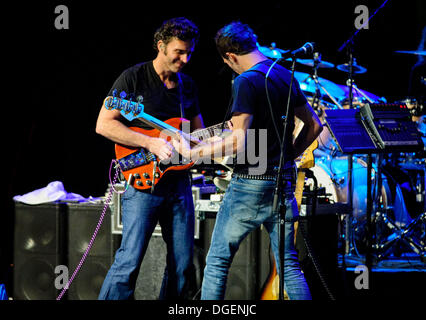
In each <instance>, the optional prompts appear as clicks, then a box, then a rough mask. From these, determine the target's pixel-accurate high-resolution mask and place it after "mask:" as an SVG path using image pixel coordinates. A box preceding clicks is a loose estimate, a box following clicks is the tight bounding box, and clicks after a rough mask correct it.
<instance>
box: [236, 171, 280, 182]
mask: <svg viewBox="0 0 426 320" xmlns="http://www.w3.org/2000/svg"><path fill="white" fill-rule="evenodd" d="M232 177H238V178H242V179H252V180H271V181H274V180H275V176H272V175H265V174H259V175H251V174H242V173H233V174H232Z"/></svg>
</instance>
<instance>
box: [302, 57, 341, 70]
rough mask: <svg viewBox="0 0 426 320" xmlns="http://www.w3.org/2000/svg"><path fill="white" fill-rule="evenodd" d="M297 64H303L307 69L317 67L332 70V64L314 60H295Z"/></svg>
mask: <svg viewBox="0 0 426 320" xmlns="http://www.w3.org/2000/svg"><path fill="white" fill-rule="evenodd" d="M296 62H297V63H300V64H303V65H305V66H308V67H317V68H326V69H331V68H334V64H333V63H331V62H328V61H324V60H321V61H319V62H318V61H315V59H297V60H296Z"/></svg>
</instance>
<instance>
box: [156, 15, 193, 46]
mask: <svg viewBox="0 0 426 320" xmlns="http://www.w3.org/2000/svg"><path fill="white" fill-rule="evenodd" d="M199 37H200V35H199V31H198V27H197V26H196V25H195V24H194V23H193V22H192V21H190V20H188V19H187V18H184V17H178V18H173V19H170V20H167V21H164V22H163V24H162V25H161V27H160V28H158V29H157V31H155V33H154V49H155V50H156V51H157V52H158V48H157V44H158V41H160V40H162V41H163V42H164V44H166V45H167V44H168V43H169V42H170V41H171V40H172V39H173V38H177V39H179V40H182V41H192V42H193V44H194V45H195V44H197V42H198V39H199Z"/></svg>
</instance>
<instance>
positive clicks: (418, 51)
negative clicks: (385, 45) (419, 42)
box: [395, 50, 426, 56]
mask: <svg viewBox="0 0 426 320" xmlns="http://www.w3.org/2000/svg"><path fill="white" fill-rule="evenodd" d="M395 52H396V53H407V54H415V55H419V56H426V51H424V50H423V51H422V50H416V51H395Z"/></svg>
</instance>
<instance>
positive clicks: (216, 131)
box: [191, 121, 229, 141]
mask: <svg viewBox="0 0 426 320" xmlns="http://www.w3.org/2000/svg"><path fill="white" fill-rule="evenodd" d="M224 129H229V123H228V121H226V122H225V123H224V124H223V127H222V124H221V123H220V124H215V125H213V126H210V127H207V128H204V129H199V130H196V131H193V132H191V136H193V137H195V138H196V139H198V140H200V141H202V140H206V139H209V138H211V137H214V136H219V135H220V134H221V133H222V131H223V130H224Z"/></svg>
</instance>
